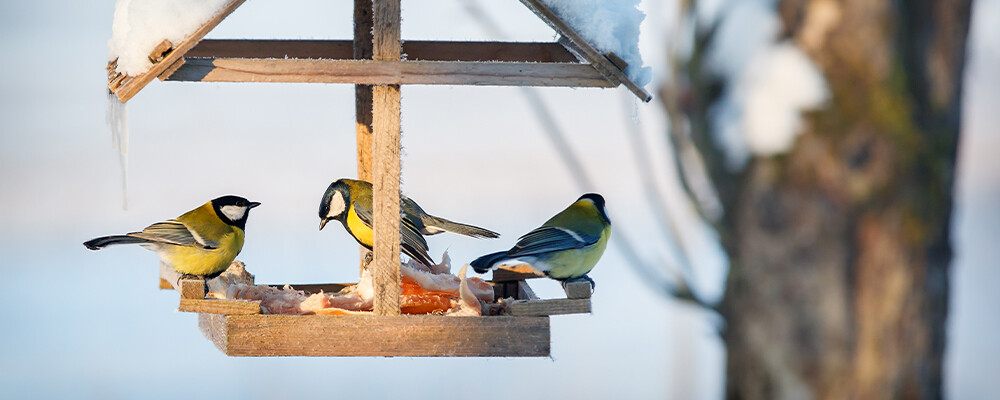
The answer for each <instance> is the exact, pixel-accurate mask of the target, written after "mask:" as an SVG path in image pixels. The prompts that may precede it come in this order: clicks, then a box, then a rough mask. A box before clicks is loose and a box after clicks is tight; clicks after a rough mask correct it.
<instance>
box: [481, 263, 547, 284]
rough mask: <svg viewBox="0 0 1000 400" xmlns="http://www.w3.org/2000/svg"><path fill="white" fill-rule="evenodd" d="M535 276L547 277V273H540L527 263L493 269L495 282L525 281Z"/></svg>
mask: <svg viewBox="0 0 1000 400" xmlns="http://www.w3.org/2000/svg"><path fill="white" fill-rule="evenodd" d="M534 278H545V274H540V273H538V272H537V271H535V270H534V269H532V268H531V267H529V266H527V265H518V266H514V267H502V268H497V269H495V270H493V282H510V281H523V280H525V279H534Z"/></svg>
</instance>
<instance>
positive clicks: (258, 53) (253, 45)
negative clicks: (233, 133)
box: [184, 0, 580, 63]
mask: <svg viewBox="0 0 1000 400" xmlns="http://www.w3.org/2000/svg"><path fill="white" fill-rule="evenodd" d="M358 1H361V2H364V1H366V0H358ZM367 3H368V5H371V1H370V0H368V1H367ZM355 10H357V8H356V9H355ZM355 17H356V18H357V11H355ZM368 19H369V22H368V25H367V28H368V29H367V31H366V30H365V29H364V27H363V26H360V25H358V24H357V22H355V27H356V29H355V35H359V34H364V33H366V32H367V37H361V38H360V41H349V40H259V39H204V40H202V41H201V42H199V43H198V44H197V45H196V46H195V47H194V48H193V49H191V50H190V51H188V52H187V54H185V55H184V56H185V57H189V58H276V59H286V58H293V59H330V60H346V59H355V60H370V59H372V53H371V52H372V51H371V43H372V36H371V22H370V20H371V11H370V8H369V10H368ZM366 39H367V40H366ZM366 42H367V46H368V49H367V51H363V50H361V49H359V47H358V46H359V45H361V46H363V45H364V43H366ZM402 52H403V57H404V58H405V59H406V60H410V61H416V60H424V61H506V62H547V63H579V62H580V61H579V60H578V59H577V58H576V56H574V55H573V53H571V52H569V51H567V50H566V48H565V47H563V46H562V45H560V44H559V43H550V42H468V41H457V42H451V41H429V40H407V41H406V42H404V43H403V51H402Z"/></svg>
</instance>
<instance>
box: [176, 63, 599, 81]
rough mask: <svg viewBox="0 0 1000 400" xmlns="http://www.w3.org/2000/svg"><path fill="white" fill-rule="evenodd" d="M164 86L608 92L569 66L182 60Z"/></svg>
mask: <svg viewBox="0 0 1000 400" xmlns="http://www.w3.org/2000/svg"><path fill="white" fill-rule="evenodd" d="M167 80H168V81H185V82H289V83H353V84H363V85H407V84H416V85H478V86H550V87H604V88H608V87H614V86H615V84H612V83H610V82H608V80H607V79H605V78H604V77H603V76H602V75H601V74H600V73H599V72H598V71H597V70H596V69H594V67H592V66H590V65H587V64H571V63H520V62H460V61H404V62H393V61H374V60H296V59H289V60H285V59H238V58H187V60H186V63H185V65H183V66H181V67H180V68H179V69H178V70H177V72H174V73H173V74H172V75H171V76H170V77H169V78H168V79H167Z"/></svg>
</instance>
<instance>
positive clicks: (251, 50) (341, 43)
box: [184, 39, 580, 63]
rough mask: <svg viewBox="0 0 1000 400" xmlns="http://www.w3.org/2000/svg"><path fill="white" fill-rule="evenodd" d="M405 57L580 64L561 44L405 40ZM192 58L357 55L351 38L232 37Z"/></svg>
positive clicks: (201, 46)
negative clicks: (275, 38) (284, 38)
mask: <svg viewBox="0 0 1000 400" xmlns="http://www.w3.org/2000/svg"><path fill="white" fill-rule="evenodd" d="M403 54H404V56H403V57H404V58H405V59H407V60H411V61H505V62H549V63H579V62H580V61H579V60H578V59H577V58H576V56H574V55H573V54H572V53H571V52H569V51H567V50H566V48H565V47H563V46H562V45H560V44H559V43H521V42H444V41H426V40H409V41H405V42H403ZM184 56H185V57H189V58H281V59H284V58H296V59H332V60H347V59H352V58H355V57H353V41H350V40H256V39H253V40H232V39H205V40H202V41H201V42H199V43H198V45H196V46H195V47H194V48H193V49H191V50H190V51H188V52H187V54H185V55H184Z"/></svg>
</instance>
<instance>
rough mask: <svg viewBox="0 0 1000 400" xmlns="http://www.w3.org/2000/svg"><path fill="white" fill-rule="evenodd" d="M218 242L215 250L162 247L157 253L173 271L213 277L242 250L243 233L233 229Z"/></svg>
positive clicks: (189, 247) (224, 268)
mask: <svg viewBox="0 0 1000 400" xmlns="http://www.w3.org/2000/svg"><path fill="white" fill-rule="evenodd" d="M233 231H234V232H233V233H230V234H226V235H225V236H223V237H222V240H220V241H219V247H218V248H215V249H202V248H198V247H194V246H173V245H162V246H161V247H160V248H159V249H158V250H157V253H159V255H160V259H161V260H163V262H165V263H167V264H168V265H170V266H172V267H173V268H174V270H175V271H177V272H180V273H182V274H190V275H214V274H217V273H220V272H222V271H225V270H226V268H229V264H232V263H233V260H235V259H236V256H237V255H238V254H240V250H242V249H243V231H241V230H239V229H234V230H233Z"/></svg>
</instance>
